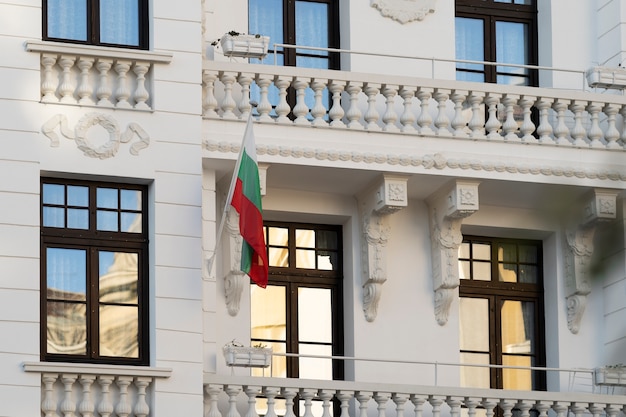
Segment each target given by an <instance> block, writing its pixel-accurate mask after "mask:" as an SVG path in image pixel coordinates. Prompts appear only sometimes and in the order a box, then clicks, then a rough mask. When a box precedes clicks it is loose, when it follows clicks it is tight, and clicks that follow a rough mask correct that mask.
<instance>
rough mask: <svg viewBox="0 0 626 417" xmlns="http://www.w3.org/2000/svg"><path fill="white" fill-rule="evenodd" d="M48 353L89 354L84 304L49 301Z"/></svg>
mask: <svg viewBox="0 0 626 417" xmlns="http://www.w3.org/2000/svg"><path fill="white" fill-rule="evenodd" d="M46 307H47V311H48V313H47V318H46V320H47V327H46V334H47V343H46V345H47V348H46V349H47V353H61V354H66V355H85V354H86V353H87V306H86V305H85V304H84V303H61V302H51V301H48V303H47V305H46Z"/></svg>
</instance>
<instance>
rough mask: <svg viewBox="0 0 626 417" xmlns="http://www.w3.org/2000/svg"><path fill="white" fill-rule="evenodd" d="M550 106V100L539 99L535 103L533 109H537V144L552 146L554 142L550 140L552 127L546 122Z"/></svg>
mask: <svg viewBox="0 0 626 417" xmlns="http://www.w3.org/2000/svg"><path fill="white" fill-rule="evenodd" d="M551 105H552V99H548V98H545V97H539V98H538V99H537V102H536V103H535V107H537V109H539V126H538V127H537V134H538V135H539V143H541V144H546V145H554V140H553V139H552V125H551V124H550V121H549V120H548V110H549V109H550V106H551Z"/></svg>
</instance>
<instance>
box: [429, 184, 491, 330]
mask: <svg viewBox="0 0 626 417" xmlns="http://www.w3.org/2000/svg"><path fill="white" fill-rule="evenodd" d="M478 185H479V182H478V181H464V180H463V181H462V180H456V181H455V182H454V183H453V184H452V185H448V186H446V187H444V188H442V189H441V190H439V191H437V192H436V193H435V194H433V195H432V196H431V197H429V198H428V201H427V202H428V207H429V211H430V216H429V217H430V238H431V254H432V264H433V271H432V273H433V288H434V291H435V318H436V319H437V323H439V324H440V325H441V326H443V325H445V324H446V323H447V322H448V314H449V312H450V305H451V304H452V301H453V299H454V295H455V290H456V288H457V287H458V286H459V266H458V264H459V254H458V249H459V246H460V245H461V243H462V242H463V234H462V233H461V224H462V223H463V219H464V218H466V217H468V216H470V215H472V214H473V213H475V212H476V211H477V210H478Z"/></svg>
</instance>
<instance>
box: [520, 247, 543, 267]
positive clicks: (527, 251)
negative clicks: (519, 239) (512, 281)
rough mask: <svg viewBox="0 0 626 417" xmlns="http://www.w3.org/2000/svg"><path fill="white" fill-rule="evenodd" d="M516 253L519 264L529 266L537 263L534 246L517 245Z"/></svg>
mask: <svg viewBox="0 0 626 417" xmlns="http://www.w3.org/2000/svg"><path fill="white" fill-rule="evenodd" d="M518 251H519V261H520V262H526V263H531V264H534V263H537V261H538V256H537V247H536V246H530V245H519V247H518Z"/></svg>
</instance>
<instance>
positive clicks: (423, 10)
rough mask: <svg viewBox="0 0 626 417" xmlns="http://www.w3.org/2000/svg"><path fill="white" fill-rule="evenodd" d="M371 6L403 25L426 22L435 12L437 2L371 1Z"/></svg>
mask: <svg viewBox="0 0 626 417" xmlns="http://www.w3.org/2000/svg"><path fill="white" fill-rule="evenodd" d="M370 1H371V6H372V7H375V8H376V9H378V10H380V14H382V15H383V16H385V17H389V18H391V19H393V20H395V21H398V22H400V23H402V24H405V23H408V22H412V21H414V20H424V18H425V17H426V16H427V15H428V14H429V13H434V12H435V2H436V0H370Z"/></svg>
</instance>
